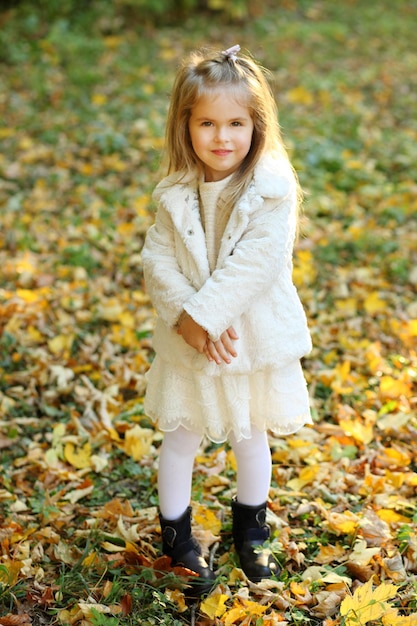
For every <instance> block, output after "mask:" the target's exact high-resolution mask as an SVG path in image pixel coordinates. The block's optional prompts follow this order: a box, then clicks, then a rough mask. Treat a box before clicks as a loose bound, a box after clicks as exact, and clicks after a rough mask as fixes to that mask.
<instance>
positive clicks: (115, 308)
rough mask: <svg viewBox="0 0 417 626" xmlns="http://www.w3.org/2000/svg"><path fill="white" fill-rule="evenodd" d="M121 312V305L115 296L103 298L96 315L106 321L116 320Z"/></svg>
mask: <svg viewBox="0 0 417 626" xmlns="http://www.w3.org/2000/svg"><path fill="white" fill-rule="evenodd" d="M122 313H123V306H122V305H121V304H120V302H119V301H118V300H117V298H108V299H107V300H103V301H102V302H101V303H100V304H99V306H98V310H97V315H98V317H99V318H100V319H102V320H105V321H106V322H118V321H119V318H120V316H121V314H122Z"/></svg>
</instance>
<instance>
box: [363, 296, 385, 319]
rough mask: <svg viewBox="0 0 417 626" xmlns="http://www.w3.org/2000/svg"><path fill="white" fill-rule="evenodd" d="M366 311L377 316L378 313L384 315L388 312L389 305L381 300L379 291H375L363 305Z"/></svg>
mask: <svg viewBox="0 0 417 626" xmlns="http://www.w3.org/2000/svg"><path fill="white" fill-rule="evenodd" d="M363 306H364V308H365V311H366V312H367V313H368V314H369V315H375V314H376V313H383V312H384V311H386V310H387V303H386V301H385V300H382V298H380V296H379V293H378V292H377V291H373V292H372V293H370V294H369V295H368V296H367V297H366V298H365V301H364V303H363Z"/></svg>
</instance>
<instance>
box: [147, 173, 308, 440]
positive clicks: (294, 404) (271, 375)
mask: <svg viewBox="0 0 417 626" xmlns="http://www.w3.org/2000/svg"><path fill="white" fill-rule="evenodd" d="M227 182H228V179H224V180H222V181H218V182H213V183H205V182H204V183H203V182H202V183H200V185H199V193H200V210H201V219H202V223H203V225H204V230H205V236H206V244H207V255H208V260H209V265H210V269H211V271H213V269H214V267H215V264H216V260H217V255H218V251H219V247H220V241H221V237H222V235H223V232H224V229H225V227H226V225H227V221H228V219H229V215H228V214H227V213H226V212H225V211H224V210H223V205H222V201H221V192H222V190H223V188H224V187H225V185H226V184H227ZM212 365H213V368H218V367H219V366H217V365H216V364H214V363H213V364H212ZM220 367H222V369H223V370H224V372H222V374H221V375H213V376H210V375H209V374H208V373H202V372H201V371H199V372H195V371H193V370H192V369H189V368H185V367H181V366H177V365H176V366H175V367H173V365H172V364H171V363H167V362H166V361H164V360H162V359H161V358H160V357H159V356H158V355H156V357H155V359H154V361H153V363H152V366H151V369H150V371H149V372H148V377H147V378H148V384H147V391H146V398H145V412H146V414H147V415H148V416H149V417H151V418H152V419H153V420H154V421H155V422H156V423H157V424H158V427H159V428H160V429H161V430H162V431H168V432H169V431H173V430H175V429H176V428H178V426H180V425H182V426H183V427H185V428H187V429H188V430H191V431H193V432H197V433H200V434H201V435H202V436H206V437H208V439H210V440H211V441H213V442H215V443H222V442H224V441H226V440H227V438H228V435H229V433H233V434H234V436H235V437H236V439H237V440H240V439H242V438H244V439H249V438H250V437H251V425H254V426H256V427H257V428H258V429H259V430H261V431H263V430H266V429H267V430H271V431H272V432H273V433H274V434H276V435H288V434H291V433H294V432H296V431H297V430H298V429H299V428H301V427H302V426H304V425H305V424H311V423H312V420H311V416H310V406H309V397H308V391H307V385H306V381H305V378H304V375H303V372H302V369H301V365H300V362H299V360H296V361H294V362H292V363H290V364H288V365H287V366H286V367H285V368H284V369H268V370H262V371H257V372H254V373H253V374H250V375H247V374H228V373H227V365H224V366H220ZM216 373H218V372H216Z"/></svg>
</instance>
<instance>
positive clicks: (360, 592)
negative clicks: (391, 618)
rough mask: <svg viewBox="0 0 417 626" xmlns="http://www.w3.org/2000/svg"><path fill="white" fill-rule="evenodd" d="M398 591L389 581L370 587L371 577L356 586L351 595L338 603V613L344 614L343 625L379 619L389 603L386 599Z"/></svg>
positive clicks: (362, 623) (354, 624)
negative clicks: (373, 587)
mask: <svg viewBox="0 0 417 626" xmlns="http://www.w3.org/2000/svg"><path fill="white" fill-rule="evenodd" d="M397 593H398V588H397V587H396V586H395V585H391V584H389V583H381V584H380V585H378V587H376V588H375V589H374V590H373V589H372V578H371V579H370V580H369V581H368V582H367V583H365V584H364V585H362V586H361V587H358V588H357V589H356V591H355V593H354V594H353V596H348V597H346V598H345V599H344V600H343V602H342V604H341V605H340V614H341V615H342V616H346V618H345V626H358V624H361V626H363V625H364V624H367V623H368V622H370V621H372V620H377V619H379V618H380V617H381V616H382V615H384V613H385V612H386V610H387V609H388V608H389V605H387V604H386V601H387V600H389V599H390V598H393V597H394V596H396V595H397Z"/></svg>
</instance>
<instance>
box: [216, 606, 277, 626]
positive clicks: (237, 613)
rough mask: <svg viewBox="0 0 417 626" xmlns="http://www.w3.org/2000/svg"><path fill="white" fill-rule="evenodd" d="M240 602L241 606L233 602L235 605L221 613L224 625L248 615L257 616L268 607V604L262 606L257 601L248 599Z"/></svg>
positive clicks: (226, 625)
mask: <svg viewBox="0 0 417 626" xmlns="http://www.w3.org/2000/svg"><path fill="white" fill-rule="evenodd" d="M241 603H242V605H241V606H238V605H237V604H236V603H235V606H234V607H233V608H232V609H230V611H227V613H225V614H224V615H223V620H224V624H225V626H230V624H236V622H237V621H238V620H240V619H242V618H244V617H247V616H248V615H250V617H259V616H261V615H263V614H264V613H265V611H267V610H268V609H269V605H265V606H262V605H261V604H259V603H258V602H251V601H250V600H241ZM239 623H240V622H239Z"/></svg>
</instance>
